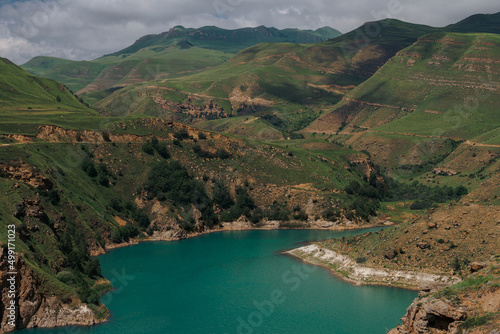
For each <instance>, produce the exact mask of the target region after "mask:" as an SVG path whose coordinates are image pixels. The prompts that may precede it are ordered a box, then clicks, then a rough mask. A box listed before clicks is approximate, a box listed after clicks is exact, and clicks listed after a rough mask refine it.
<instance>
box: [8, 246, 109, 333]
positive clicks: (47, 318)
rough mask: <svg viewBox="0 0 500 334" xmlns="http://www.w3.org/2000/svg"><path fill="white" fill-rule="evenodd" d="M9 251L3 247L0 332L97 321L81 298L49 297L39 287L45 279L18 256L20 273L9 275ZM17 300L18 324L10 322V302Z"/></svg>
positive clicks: (88, 323) (16, 321) (17, 263)
mask: <svg viewBox="0 0 500 334" xmlns="http://www.w3.org/2000/svg"><path fill="white" fill-rule="evenodd" d="M6 253H7V251H6V250H4V249H3V248H0V258H1V260H0V289H1V303H0V317H1V322H0V334H2V333H6V332H10V331H13V330H17V329H23V328H33V327H56V326H67V325H93V324H95V323H97V322H99V320H96V319H95V317H94V313H93V312H92V310H90V309H89V308H88V307H87V305H85V304H81V303H79V302H78V301H77V302H74V303H72V304H71V305H69V304H64V303H63V302H62V301H61V300H59V299H58V298H57V297H53V296H46V295H44V294H43V293H42V292H40V290H39V286H40V284H41V282H40V281H39V279H38V277H37V275H36V274H35V273H34V272H33V270H32V269H31V268H30V267H29V266H28V265H26V263H25V262H24V260H23V259H22V258H21V257H20V256H19V255H18V256H17V259H16V262H15V268H16V272H17V275H11V274H9V263H8V262H7V260H8V258H7V256H6V255H7V254H6ZM13 276H14V277H15V283H13V286H15V297H14V298H11V297H10V296H9V292H11V284H10V282H9V281H8V279H9V278H12V277H13ZM11 300H14V302H15V304H14V305H15V311H14V314H15V322H14V326H12V325H10V324H9V320H11V318H9V314H10V311H9V310H8V307H9V305H11Z"/></svg>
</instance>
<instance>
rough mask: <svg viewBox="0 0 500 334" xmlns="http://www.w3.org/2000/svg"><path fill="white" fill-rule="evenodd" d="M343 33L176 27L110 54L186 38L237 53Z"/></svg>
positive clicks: (203, 45)
mask: <svg viewBox="0 0 500 334" xmlns="http://www.w3.org/2000/svg"><path fill="white" fill-rule="evenodd" d="M340 35H341V33H340V32H339V31H337V30H335V29H333V28H330V27H323V28H320V29H318V30H315V31H313V30H299V29H283V30H279V29H276V28H268V27H265V26H259V27H256V28H242V29H235V30H227V29H222V28H218V27H214V26H207V27H202V28H197V29H193V28H184V27H182V26H176V27H174V28H172V29H170V30H169V31H167V32H163V33H161V34H157V35H146V36H144V37H141V38H140V39H138V40H137V41H136V42H135V43H134V44H132V45H131V46H129V47H127V48H125V49H123V50H120V51H118V52H115V53H112V54H109V55H108V56H122V55H130V54H132V53H135V52H137V51H139V50H141V49H143V48H146V47H152V46H155V47H157V49H156V50H157V51H160V50H162V47H163V48H165V47H168V46H171V45H175V44H177V43H179V42H181V41H187V42H189V43H190V44H191V45H193V46H197V47H200V48H204V49H211V50H218V51H223V52H229V53H236V52H238V51H240V50H243V49H245V48H248V47H250V46H253V45H256V44H259V43H270V42H290V43H315V42H321V41H324V40H326V39H330V38H334V37H337V36H340Z"/></svg>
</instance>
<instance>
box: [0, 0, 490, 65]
mask: <svg viewBox="0 0 500 334" xmlns="http://www.w3.org/2000/svg"><path fill="white" fill-rule="evenodd" d="M0 1H2V0H0ZM2 3H5V1H3V2H0V6H1V7H0V56H4V57H9V58H11V60H12V61H14V62H16V63H24V62H25V61H27V60H29V59H30V58H31V57H33V56H36V55H52V56H59V57H61V56H62V57H67V58H72V59H92V58H96V57H99V56H101V55H103V54H106V53H110V52H114V51H117V50H119V49H122V48H124V47H127V46H128V45H130V44H132V43H133V42H134V41H135V40H136V39H138V38H140V37H141V36H143V35H146V34H154V33H160V32H163V31H167V30H168V29H169V28H171V27H173V26H175V25H183V26H185V27H200V26H204V25H216V26H220V27H222V28H240V27H248V26H258V25H266V26H275V27H277V28H289V27H296V28H301V29H316V28H319V27H321V26H325V25H329V26H331V27H334V28H336V29H339V30H341V31H344V32H346V31H349V30H352V29H354V28H356V27H357V26H359V25H361V24H362V23H363V22H366V21H373V20H376V19H379V18H380V17H378V15H379V14H381V17H384V16H386V15H387V14H388V13H389V16H393V17H397V18H399V19H402V20H405V21H409V22H415V23H423V24H429V25H434V26H444V25H447V24H450V23H454V22H456V21H458V20H460V19H463V18H465V17H467V16H469V15H472V14H475V13H487V12H489V13H493V12H496V11H498V5H497V4H496V3H495V1H491V0H475V1H474V2H471V1H470V0H454V1H451V0H419V1H417V0H350V1H345V0H342V1H339V0H333V1H332V0H310V1H308V2H307V3H304V1H303V0H300V1H299V0H209V1H202V0H142V1H136V0H44V1H42V0H25V1H19V2H13V3H12V4H4V5H3V6H2V5H1V4H2ZM395 4H396V5H397V6H396V7H395V6H394V5H395ZM394 8H397V10H396V11H394ZM391 9H392V11H391ZM391 12H392V14H391Z"/></svg>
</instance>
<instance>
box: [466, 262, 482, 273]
mask: <svg viewBox="0 0 500 334" xmlns="http://www.w3.org/2000/svg"><path fill="white" fill-rule="evenodd" d="M469 268H470V272H471V273H475V272H477V271H479V270H481V269H483V268H484V264H482V263H477V262H472V263H471V264H470V266H469Z"/></svg>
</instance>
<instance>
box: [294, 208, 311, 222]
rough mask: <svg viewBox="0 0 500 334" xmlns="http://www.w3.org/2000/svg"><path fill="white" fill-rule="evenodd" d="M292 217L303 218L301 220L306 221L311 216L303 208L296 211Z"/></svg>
mask: <svg viewBox="0 0 500 334" xmlns="http://www.w3.org/2000/svg"><path fill="white" fill-rule="evenodd" d="M292 217H293V219H295V220H301V221H306V220H307V219H308V218H309V216H308V215H307V213H305V212H304V211H303V210H300V211H298V212H294V214H293V216H292Z"/></svg>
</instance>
